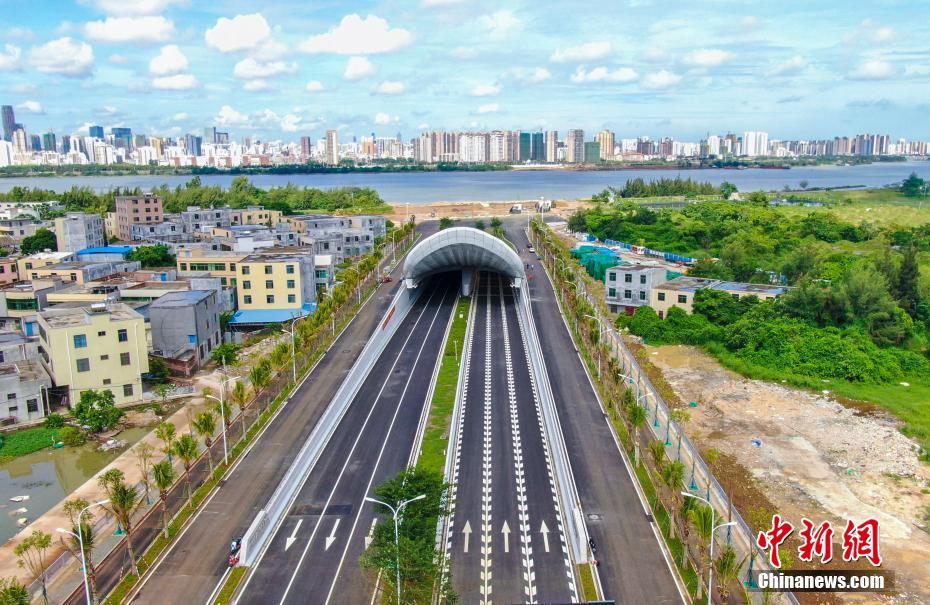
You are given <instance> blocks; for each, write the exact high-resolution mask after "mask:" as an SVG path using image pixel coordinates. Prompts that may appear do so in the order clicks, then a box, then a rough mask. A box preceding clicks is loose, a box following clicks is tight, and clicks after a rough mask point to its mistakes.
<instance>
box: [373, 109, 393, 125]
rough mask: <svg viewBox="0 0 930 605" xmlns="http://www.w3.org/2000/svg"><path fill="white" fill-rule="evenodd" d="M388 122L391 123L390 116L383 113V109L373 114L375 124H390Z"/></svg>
mask: <svg viewBox="0 0 930 605" xmlns="http://www.w3.org/2000/svg"><path fill="white" fill-rule="evenodd" d="M390 123H391V116H389V115H388V114H386V113H384V112H383V111H379V112H378V113H376V114H375V124H390Z"/></svg>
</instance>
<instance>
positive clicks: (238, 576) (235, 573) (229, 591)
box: [212, 567, 249, 605]
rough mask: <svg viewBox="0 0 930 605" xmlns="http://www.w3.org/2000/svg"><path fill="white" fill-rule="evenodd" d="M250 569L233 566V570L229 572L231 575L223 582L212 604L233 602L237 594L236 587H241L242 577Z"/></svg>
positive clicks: (225, 604) (223, 604) (218, 604)
mask: <svg viewBox="0 0 930 605" xmlns="http://www.w3.org/2000/svg"><path fill="white" fill-rule="evenodd" d="M248 569H249V568H248V567H233V568H232V571H231V572H229V575H228V576H227V577H226V581H225V582H224V583H223V588H221V589H220V592H219V593H218V594H217V595H216V598H215V599H213V604H212V605H228V604H229V603H232V600H233V597H234V596H235V594H236V589H238V588H239V584H241V583H242V578H244V577H245V572H246V571H248Z"/></svg>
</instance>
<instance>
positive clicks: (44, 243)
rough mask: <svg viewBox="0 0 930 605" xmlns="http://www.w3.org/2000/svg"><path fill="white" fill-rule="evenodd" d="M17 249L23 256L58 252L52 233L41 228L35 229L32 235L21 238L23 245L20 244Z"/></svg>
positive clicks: (56, 242) (56, 241)
mask: <svg viewBox="0 0 930 605" xmlns="http://www.w3.org/2000/svg"><path fill="white" fill-rule="evenodd" d="M19 249H20V251H21V252H22V253H23V254H25V255H29V254H35V253H36V252H42V251H43V250H51V251H52V252H55V251H56V250H58V240H57V239H56V238H55V234H54V233H52V232H51V231H49V230H48V229H46V228H45V227H42V228H40V229H36V232H35V234H34V235H30V236H29V237H25V238H23V243H22V244H20V246H19Z"/></svg>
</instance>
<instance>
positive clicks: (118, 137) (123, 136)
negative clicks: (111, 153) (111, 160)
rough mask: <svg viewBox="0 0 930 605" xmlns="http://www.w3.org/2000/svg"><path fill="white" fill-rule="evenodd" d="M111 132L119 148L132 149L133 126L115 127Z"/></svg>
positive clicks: (114, 142)
mask: <svg viewBox="0 0 930 605" xmlns="http://www.w3.org/2000/svg"><path fill="white" fill-rule="evenodd" d="M101 131H102V129H101ZM110 134H112V135H113V144H114V145H115V146H116V148H117V149H125V150H126V151H132V128H121V127H113V128H111V129H110ZM91 136H93V135H91ZM101 138H103V137H101Z"/></svg>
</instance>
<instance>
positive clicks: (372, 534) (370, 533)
mask: <svg viewBox="0 0 930 605" xmlns="http://www.w3.org/2000/svg"><path fill="white" fill-rule="evenodd" d="M377 524H378V517H375V518H374V519H372V520H371V528H370V529H369V530H368V535H367V536H365V550H368V547H369V546H371V543H372V541H373V540H374V539H375V525H377ZM333 531H335V530H333Z"/></svg>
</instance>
